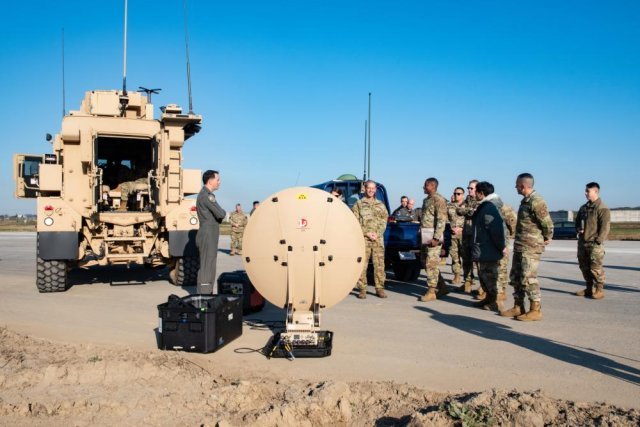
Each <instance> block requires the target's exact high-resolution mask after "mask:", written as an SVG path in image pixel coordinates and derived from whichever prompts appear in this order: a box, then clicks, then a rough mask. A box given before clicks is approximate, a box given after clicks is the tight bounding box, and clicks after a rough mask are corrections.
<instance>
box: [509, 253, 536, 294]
mask: <svg viewBox="0 0 640 427" xmlns="http://www.w3.org/2000/svg"><path fill="white" fill-rule="evenodd" d="M539 263H540V254H535V253H530V252H528V253H527V252H514V254H513V265H512V266H511V274H510V275H509V279H510V281H509V284H510V285H511V286H513V287H514V288H515V289H514V292H513V296H514V298H516V299H522V300H524V298H525V296H528V297H529V300H531V301H540V299H541V294H540V283H538V264H539Z"/></svg>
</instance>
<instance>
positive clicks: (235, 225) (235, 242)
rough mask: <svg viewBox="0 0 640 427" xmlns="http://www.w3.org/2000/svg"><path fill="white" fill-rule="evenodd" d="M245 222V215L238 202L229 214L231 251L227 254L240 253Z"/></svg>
mask: <svg viewBox="0 0 640 427" xmlns="http://www.w3.org/2000/svg"><path fill="white" fill-rule="evenodd" d="M247 222H248V220H247V216H246V215H245V214H244V212H242V206H241V205H240V203H238V204H237V205H236V210H235V212H233V213H232V214H231V215H229V223H230V224H231V252H229V255H235V254H236V253H237V254H238V255H242V235H243V234H244V227H246V225H247Z"/></svg>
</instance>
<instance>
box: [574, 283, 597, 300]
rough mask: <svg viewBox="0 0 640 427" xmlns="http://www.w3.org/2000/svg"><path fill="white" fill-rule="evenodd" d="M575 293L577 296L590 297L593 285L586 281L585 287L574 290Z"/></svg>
mask: <svg viewBox="0 0 640 427" xmlns="http://www.w3.org/2000/svg"><path fill="white" fill-rule="evenodd" d="M576 295H577V296H579V297H590V296H591V295H593V285H592V284H591V283H587V287H586V288H584V289H581V290H579V291H578V292H576Z"/></svg>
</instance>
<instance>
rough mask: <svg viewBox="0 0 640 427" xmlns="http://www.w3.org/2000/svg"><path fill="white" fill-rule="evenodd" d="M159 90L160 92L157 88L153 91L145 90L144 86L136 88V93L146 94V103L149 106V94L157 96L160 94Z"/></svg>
mask: <svg viewBox="0 0 640 427" xmlns="http://www.w3.org/2000/svg"><path fill="white" fill-rule="evenodd" d="M161 90H162V89H160V88H159V87H158V88H155V89H147V88H146V87H144V86H138V92H144V93H146V94H147V102H148V103H149V104H151V94H152V93H155V94H156V95H157V94H159V93H160V91H161Z"/></svg>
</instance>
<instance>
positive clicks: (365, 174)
mask: <svg viewBox="0 0 640 427" xmlns="http://www.w3.org/2000/svg"><path fill="white" fill-rule="evenodd" d="M362 180H363V181H366V180H367V121H366V120H365V121H364V167H363V171H362Z"/></svg>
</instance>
